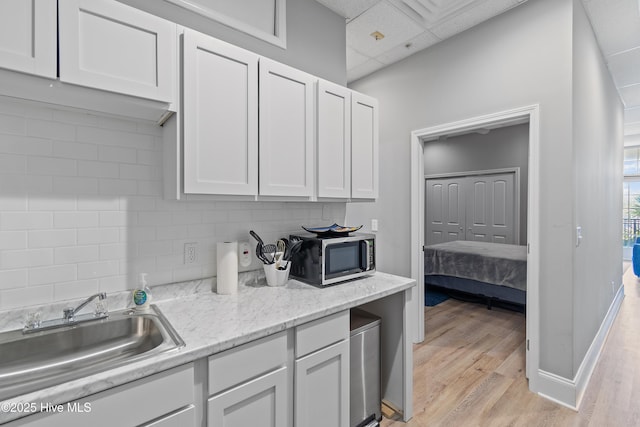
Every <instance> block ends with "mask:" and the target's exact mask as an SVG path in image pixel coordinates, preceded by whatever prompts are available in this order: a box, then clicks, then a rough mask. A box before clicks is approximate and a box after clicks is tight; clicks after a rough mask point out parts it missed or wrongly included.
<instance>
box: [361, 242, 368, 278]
mask: <svg viewBox="0 0 640 427" xmlns="http://www.w3.org/2000/svg"><path fill="white" fill-rule="evenodd" d="M360 244H361V245H364V260H362V259H361V261H362V270H363V271H369V269H370V268H369V267H370V266H369V260H370V259H371V258H370V256H371V252H370V251H371V248H370V246H369V244H368V243H367V241H366V240H361V241H360Z"/></svg>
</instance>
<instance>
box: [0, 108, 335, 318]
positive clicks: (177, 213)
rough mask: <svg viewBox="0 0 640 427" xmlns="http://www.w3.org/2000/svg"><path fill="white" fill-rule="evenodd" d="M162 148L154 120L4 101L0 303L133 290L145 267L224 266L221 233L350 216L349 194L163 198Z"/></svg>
mask: <svg viewBox="0 0 640 427" xmlns="http://www.w3.org/2000/svg"><path fill="white" fill-rule="evenodd" d="M161 155H162V140H161V128H160V127H158V126H155V125H153V124H147V123H144V122H132V121H127V120H119V119H113V118H108V117H104V116H100V115H93V114H89V113H77V112H69V111H64V110H58V109H54V108H50V107H47V106H44V105H38V104H35V103H23V102H18V101H8V100H6V99H0V310H5V309H10V308H17V307H24V306H29V305H36V304H44V303H49V302H53V301H60V300H67V299H77V298H80V297H83V296H87V295H90V294H93V293H95V292H97V291H105V292H114V291H121V290H126V289H132V288H133V287H134V286H135V285H136V281H135V279H136V276H137V273H140V272H148V273H149V283H150V284H152V285H153V284H164V283H172V282H178V281H185V280H191V279H197V278H203V277H209V276H214V275H215V274H216V265H215V260H216V255H215V247H216V242H218V241H224V240H244V241H251V243H252V246H253V247H255V246H254V245H255V241H254V240H253V239H251V237H250V236H249V234H248V231H249V230H250V229H254V230H255V231H256V232H258V234H260V235H261V236H262V237H263V238H264V239H269V240H274V239H276V238H277V237H281V236H288V234H289V233H291V232H299V231H300V230H301V229H300V225H307V224H308V225H321V224H326V223H329V224H330V223H332V222H333V221H335V222H338V223H341V222H342V221H343V219H344V211H345V204H344V203H333V204H323V203H276V202H242V203H240V202H191V201H190V202H184V201H167V200H163V198H162V158H161ZM325 206H326V208H325V212H324V218H323V207H325ZM187 242H195V243H197V244H198V250H199V254H198V257H199V259H198V262H197V263H196V264H190V265H185V264H184V263H183V259H184V258H183V250H184V244H185V243H187ZM259 268H261V265H260V264H259V263H258V261H257V260H255V259H254V262H253V264H252V266H251V267H249V268H248V269H247V270H253V269H259Z"/></svg>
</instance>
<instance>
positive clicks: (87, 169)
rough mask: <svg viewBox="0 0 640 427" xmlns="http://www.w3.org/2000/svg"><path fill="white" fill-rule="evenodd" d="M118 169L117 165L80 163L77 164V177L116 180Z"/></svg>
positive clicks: (90, 162)
mask: <svg viewBox="0 0 640 427" xmlns="http://www.w3.org/2000/svg"><path fill="white" fill-rule="evenodd" d="M119 174H120V169H119V168H118V164H117V163H113V162H111V163H109V162H92V161H81V162H79V163H78V175H79V176H92V177H96V178H117V177H118V175H119Z"/></svg>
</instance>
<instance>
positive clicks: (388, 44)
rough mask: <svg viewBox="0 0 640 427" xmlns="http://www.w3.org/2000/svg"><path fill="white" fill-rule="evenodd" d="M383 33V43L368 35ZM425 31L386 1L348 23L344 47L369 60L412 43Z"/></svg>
mask: <svg viewBox="0 0 640 427" xmlns="http://www.w3.org/2000/svg"><path fill="white" fill-rule="evenodd" d="M374 31H379V32H381V33H382V34H384V36H385V37H384V38H383V39H382V40H376V39H374V38H373V37H372V36H371V33H373V32H374ZM423 31H424V29H423V28H422V27H420V26H419V25H418V24H416V23H415V22H414V21H412V20H411V19H410V18H409V17H407V16H406V15H405V14H403V13H402V12H400V11H399V10H398V9H397V8H395V7H394V6H391V5H390V4H389V3H387V2H386V1H382V2H380V3H378V4H376V5H375V6H373V7H372V8H371V9H369V10H367V11H366V12H365V13H363V14H362V15H360V16H358V17H357V18H356V19H354V20H352V21H350V22H349V23H348V24H347V45H348V46H351V47H352V48H353V49H355V50H357V51H358V52H361V53H363V54H365V55H368V56H370V57H376V56H378V55H380V54H382V53H384V52H387V51H388V50H390V49H392V48H394V47H395V46H398V45H399V44H401V43H403V42H406V41H408V40H411V39H412V38H414V37H415V36H417V35H418V34H420V33H422V32H423Z"/></svg>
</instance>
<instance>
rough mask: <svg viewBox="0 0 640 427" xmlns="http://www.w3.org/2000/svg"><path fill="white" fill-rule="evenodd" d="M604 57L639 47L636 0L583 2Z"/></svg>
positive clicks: (584, 0) (639, 33) (593, 0)
mask: <svg viewBox="0 0 640 427" xmlns="http://www.w3.org/2000/svg"><path fill="white" fill-rule="evenodd" d="M583 4H584V5H585V9H586V10H587V14H588V15H589V19H590V21H591V25H592V26H593V29H594V30H595V33H596V38H597V39H598V43H599V44H600V48H601V49H602V52H603V53H604V55H605V56H608V55H611V54H614V53H617V52H622V51H624V50H628V49H632V48H634V47H638V46H640V12H639V11H638V8H639V5H638V0H583Z"/></svg>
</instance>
